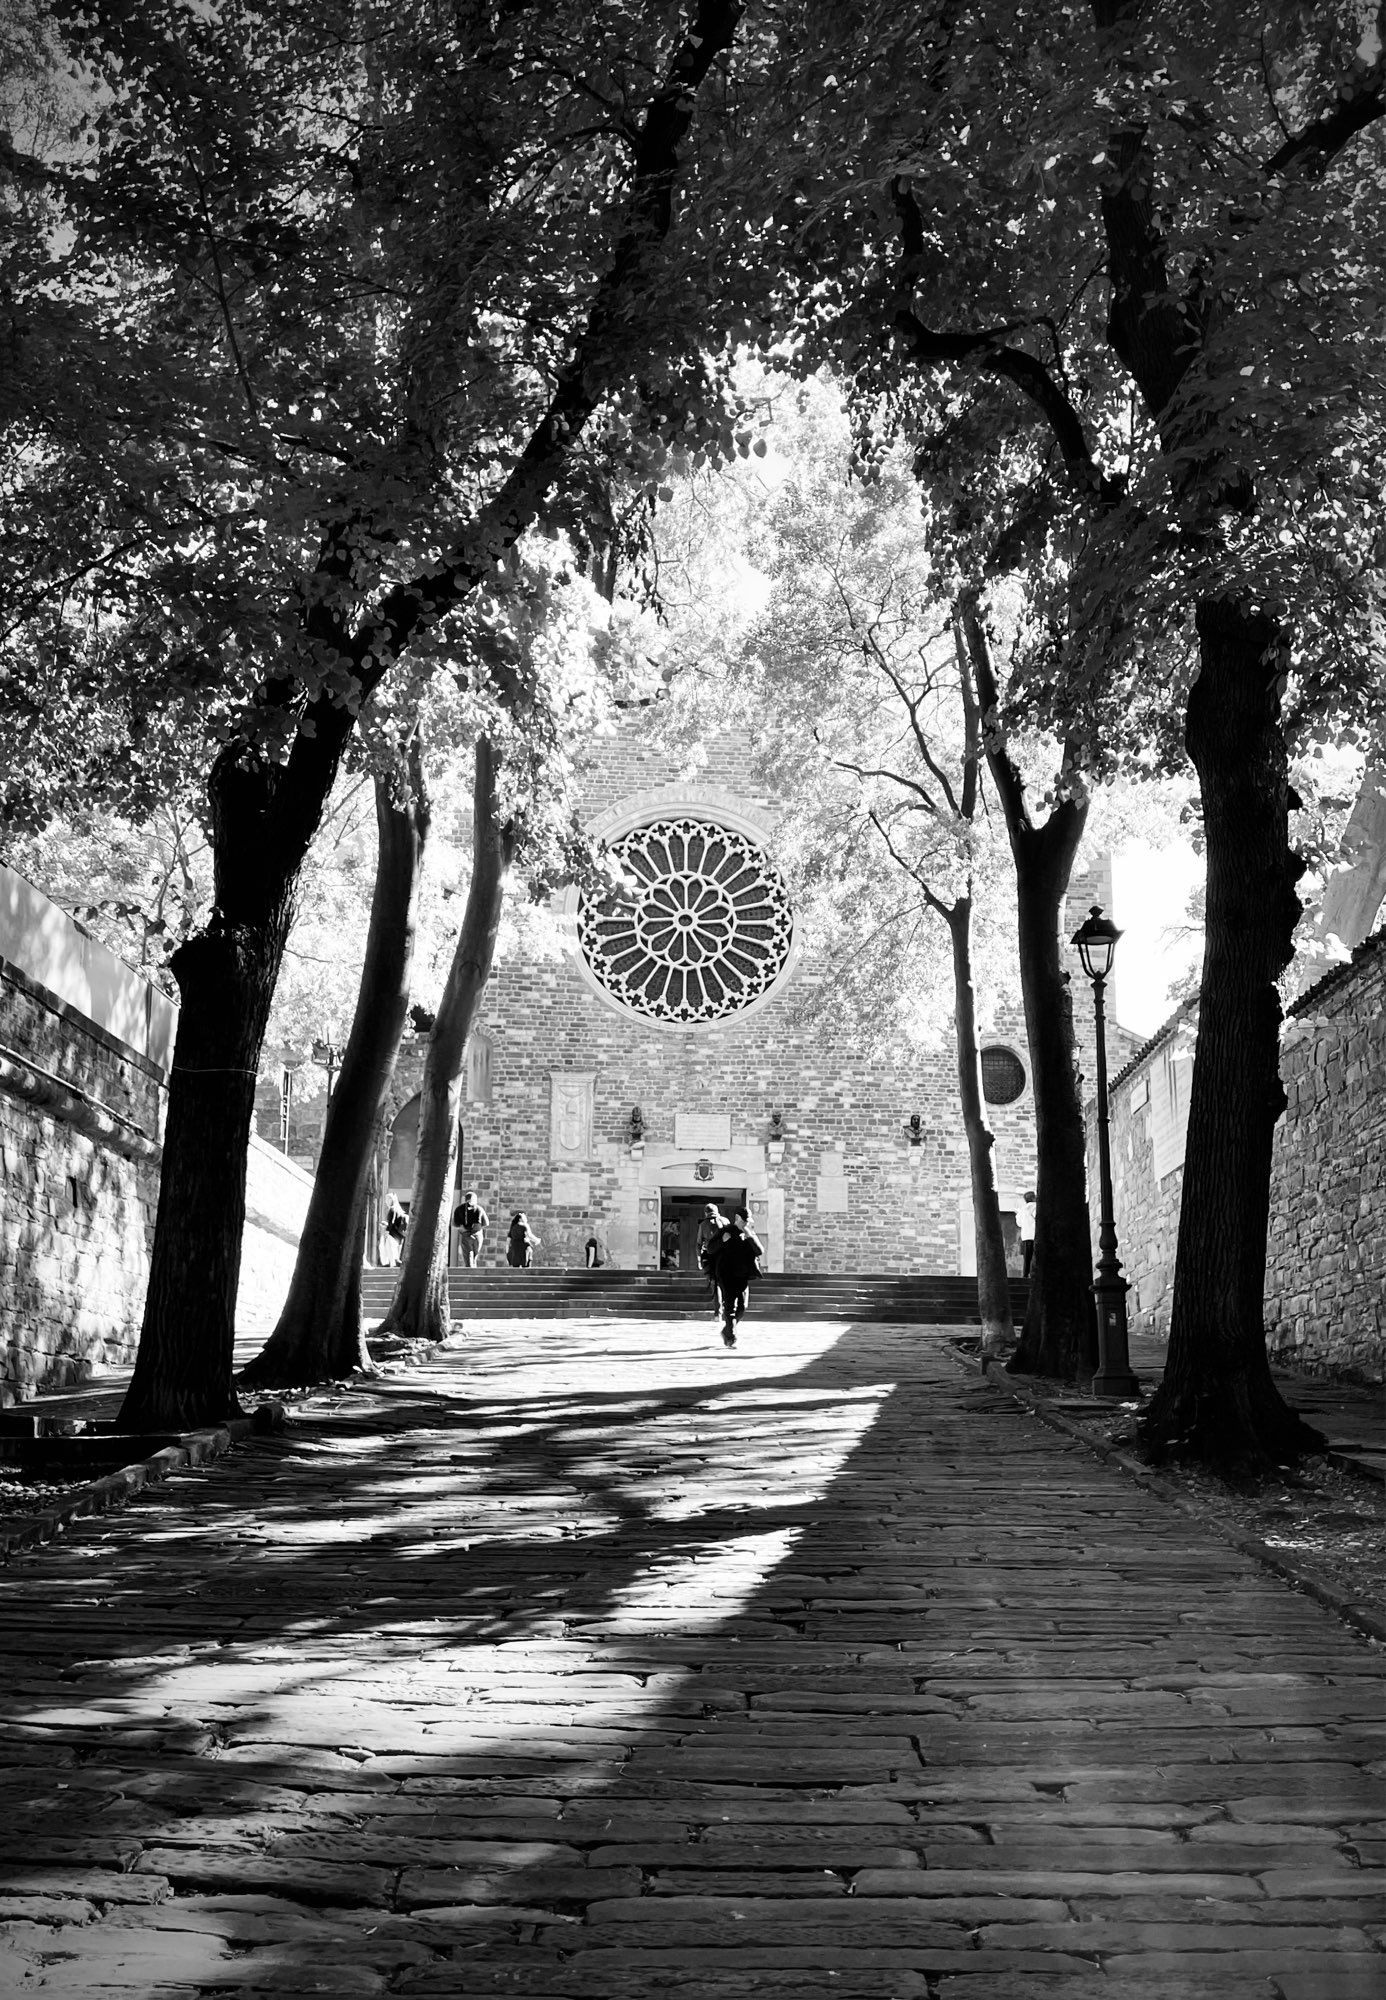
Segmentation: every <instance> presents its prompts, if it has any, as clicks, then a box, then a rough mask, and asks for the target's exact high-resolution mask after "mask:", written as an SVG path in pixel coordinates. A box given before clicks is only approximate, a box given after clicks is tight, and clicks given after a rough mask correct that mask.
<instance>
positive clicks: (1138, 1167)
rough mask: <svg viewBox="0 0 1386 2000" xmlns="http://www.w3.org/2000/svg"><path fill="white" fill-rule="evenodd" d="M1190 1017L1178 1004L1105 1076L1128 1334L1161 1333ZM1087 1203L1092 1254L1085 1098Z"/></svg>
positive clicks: (1096, 1207)
mask: <svg viewBox="0 0 1386 2000" xmlns="http://www.w3.org/2000/svg"><path fill="white" fill-rule="evenodd" d="M1195 1019H1196V1016H1195V1012H1194V1010H1193V1008H1192V1007H1191V1006H1186V1007H1181V1008H1178V1009H1177V1010H1176V1011H1175V1013H1174V1014H1173V1015H1172V1016H1171V1017H1170V1019H1169V1020H1168V1021H1166V1022H1165V1024H1164V1025H1163V1027H1161V1028H1160V1030H1159V1032H1158V1033H1157V1034H1156V1035H1154V1036H1152V1037H1151V1039H1150V1040H1149V1041H1148V1042H1146V1043H1145V1044H1144V1045H1143V1046H1142V1047H1141V1048H1140V1049H1139V1050H1138V1051H1137V1053H1136V1055H1135V1057H1134V1058H1133V1059H1132V1060H1130V1061H1129V1062H1128V1063H1127V1065H1126V1066H1125V1067H1124V1068H1120V1069H1117V1070H1115V1071H1114V1073H1113V1076H1112V1080H1111V1091H1110V1096H1111V1152H1112V1206H1113V1209H1114V1212H1115V1215H1116V1225H1117V1241H1118V1254H1119V1256H1120V1258H1121V1262H1122V1265H1123V1267H1124V1270H1125V1274H1126V1279H1127V1282H1128V1283H1129V1285H1130V1286H1131V1291H1130V1293H1129V1295H1128V1298H1127V1302H1126V1305H1127V1315H1128V1320H1129V1323H1130V1326H1131V1330H1132V1332H1133V1333H1135V1332H1139V1333H1144V1334H1150V1335H1153V1336H1154V1337H1156V1338H1157V1339H1161V1340H1163V1339H1166V1338H1167V1337H1168V1334H1169V1302H1170V1289H1171V1287H1172V1285H1173V1283H1174V1253H1175V1246H1176V1243H1177V1240H1178V1234H1179V1199H1180V1193H1181V1190H1182V1188H1183V1183H1184V1147H1183V1138H1184V1124H1185V1122H1186V1121H1187V1118H1188V1091H1187V1076H1188V1074H1189V1072H1190V1071H1191V1070H1192V1067H1193V1065H1192V1037H1193V1027H1194V1022H1195ZM1087 1123H1088V1204H1089V1210H1090V1213H1091V1218H1092V1240H1093V1246H1094V1248H1093V1255H1094V1258H1096V1255H1097V1250H1096V1245H1097V1236H1098V1228H1099V1225H1100V1222H1101V1195H1100V1187H1099V1181H1098V1167H1097V1125H1096V1106H1095V1102H1094V1101H1093V1100H1092V1099H1091V1098H1090V1099H1089V1101H1088V1106H1087Z"/></svg>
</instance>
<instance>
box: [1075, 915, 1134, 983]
mask: <svg viewBox="0 0 1386 2000" xmlns="http://www.w3.org/2000/svg"><path fill="white" fill-rule="evenodd" d="M1121 935H1122V933H1121V932H1120V931H1119V930H1118V929H1117V927H1116V925H1115V924H1114V923H1113V922H1112V921H1111V919H1110V918H1109V917H1104V916H1103V914H1102V905H1101V904H1100V903H1094V904H1093V906H1092V908H1091V910H1090V911H1089V912H1088V917H1087V921H1086V922H1085V923H1081V924H1080V925H1079V926H1078V928H1077V930H1076V931H1075V932H1074V933H1073V943H1074V944H1076V945H1077V947H1078V956H1079V957H1080V958H1081V959H1082V961H1083V970H1084V972H1086V973H1087V975H1088V978H1089V979H1105V978H1106V977H1107V975H1108V973H1109V972H1110V971H1111V969H1112V960H1113V959H1114V958H1115V957H1116V948H1117V939H1118V938H1119V937H1120V936H1121Z"/></svg>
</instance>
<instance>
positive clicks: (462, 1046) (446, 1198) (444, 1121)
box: [380, 736, 513, 1341]
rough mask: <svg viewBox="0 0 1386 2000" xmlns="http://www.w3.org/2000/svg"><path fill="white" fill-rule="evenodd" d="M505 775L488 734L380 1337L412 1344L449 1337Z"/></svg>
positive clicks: (479, 758) (500, 890) (507, 854)
mask: <svg viewBox="0 0 1386 2000" xmlns="http://www.w3.org/2000/svg"><path fill="white" fill-rule="evenodd" d="M498 769H499V758H498V756H497V754H496V751H495V748H494V745H493V744H492V743H491V741H490V739H489V738H488V737H484V736H483V737H482V738H481V739H480V741H479V742H478V743H477V746H476V770H475V776H474V779H473V783H472V881H471V888H470V889H469V891H468V894H467V908H466V911H465V913H464V915H463V918H462V928H461V930H460V931H459V932H458V934H457V945H456V948H455V949H454V952H453V957H452V964H451V966H450V967H449V969H448V977H447V984H446V986H445V987H444V989H443V998H442V1001H441V1003H440V1004H439V1008H438V1014H437V1018H436V1020H435V1021H434V1023H433V1032H432V1034H431V1035H430V1036H429V1040H428V1054H427V1056H426V1057H425V1059H424V1073H423V1082H422V1085H421V1087H420V1091H419V1140H418V1151H417V1154H416V1156H415V1162H414V1185H413V1188H412V1190H411V1192H410V1198H409V1229H408V1233H407V1235H406V1236H405V1239H404V1251H403V1255H402V1257H401V1259H400V1269H399V1277H398V1279H397V1280H396V1283H395V1294H394V1297H393V1299H392V1300H391V1301H390V1310H389V1312H388V1313H387V1314H386V1316H385V1318H384V1320H383V1321H382V1322H381V1326H380V1331H381V1332H382V1333H392V1334H397V1335H399V1336H400V1337H401V1338H402V1339H407V1340H419V1339H422V1340H434V1341H437V1340H444V1339H446V1337H447V1333H448V1328H449V1324H450V1308H449V1305H448V1235H449V1225H450V1223H451V1219H452V1205H453V1204H452V1192H453V1172H454V1168H455V1165H456V1161H457V1120H458V1113H459V1110H460V1108H461V1100H462V1065H463V1061H464V1058H465V1056H466V1052H467V1039H468V1037H469V1036H470V1034H471V1031H472V1024H473V1023H474V1021H475V1020H476V1015H477V1009H478V1008H479V1006H480V1004H481V997H482V995H483V993H484V992H485V990H486V982H487V980H488V979H489V978H490V976H491V962H492V960H493V959H494V957H495V953H496V934H497V932H498V930H499V928H500V917H501V904H502V900H503V897H504V882H505V871H506V869H507V868H508V867H509V865H510V859H511V853H512V848H513V838H512V834H511V830H510V827H509V825H508V824H504V825H503V824H502V823H501V821H500V819H499V815H498V809H497V804H496V776H497V772H498Z"/></svg>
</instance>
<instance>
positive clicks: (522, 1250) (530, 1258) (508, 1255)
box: [505, 1208, 540, 1271]
mask: <svg viewBox="0 0 1386 2000" xmlns="http://www.w3.org/2000/svg"><path fill="white" fill-rule="evenodd" d="M539 1247H540V1245H539V1238H538V1237H537V1236H536V1235H535V1233H534V1231H533V1230H532V1229H531V1228H530V1226H529V1218H528V1216H527V1215H526V1214H525V1212H524V1210H523V1209H522V1208H521V1209H517V1210H516V1212H515V1214H514V1215H512V1216H511V1218H510V1228H509V1230H508V1232H507V1235H506V1242H505V1261H506V1263H507V1264H509V1265H510V1267H511V1269H512V1270H515V1271H528V1270H529V1269H530V1268H531V1267H532V1265H533V1263H534V1253H535V1251H536V1250H537V1249H538V1248H539Z"/></svg>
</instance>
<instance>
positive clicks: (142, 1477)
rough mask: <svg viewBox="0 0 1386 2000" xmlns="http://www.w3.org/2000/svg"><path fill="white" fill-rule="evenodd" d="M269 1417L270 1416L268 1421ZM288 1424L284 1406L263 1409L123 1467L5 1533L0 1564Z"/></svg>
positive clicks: (195, 1433)
mask: <svg viewBox="0 0 1386 2000" xmlns="http://www.w3.org/2000/svg"><path fill="white" fill-rule="evenodd" d="M265 1412H269V1413H270V1414H269V1415H268V1416H266V1415H265V1414H264V1413H265ZM284 1420H285V1410H284V1405H283V1404H282V1403H263V1404H261V1406H260V1408H259V1409H258V1410H257V1411H256V1412H255V1413H254V1415H253V1416H248V1417H233V1418H232V1419H231V1421H230V1422H229V1423H227V1424H222V1425H219V1426H217V1427H215V1428H213V1429H208V1430H198V1431H191V1432H189V1434H188V1437H187V1441H186V1442H185V1443H183V1444H170V1445H165V1446H164V1447H163V1448H162V1450H160V1451H155V1452H151V1453H150V1455H149V1457H148V1458H144V1459H138V1460H136V1461H135V1462H134V1463H133V1464H131V1465H125V1466H122V1467H121V1469H120V1470H119V1472H108V1473H107V1474H106V1475H105V1476H104V1478H101V1479H93V1480H91V1481H90V1482H89V1483H88V1484H86V1485H85V1486H81V1487H79V1488H78V1489H77V1491H76V1492H75V1493H69V1494H68V1496H67V1498H66V1499H64V1500H59V1501H58V1502H57V1503H56V1504H55V1505H54V1506H52V1507H45V1508H43V1509H42V1510H41V1511H40V1512H38V1513H36V1514H31V1515H30V1516H29V1517H28V1519H27V1520H24V1521H20V1522H17V1523H16V1524H15V1526H14V1527H12V1528H5V1529H0V1561H3V1560H6V1559H8V1558H9V1557H10V1556H13V1555H18V1554H20V1553H21V1552H22V1551H23V1550H25V1549H32V1548H38V1547H39V1546H40V1545H41V1544H42V1543H44V1542H47V1541H51V1540H52V1539H53V1537H54V1536H55V1535H59V1534H61V1533H62V1531H63V1529H64V1528H65V1527H66V1525H67V1523H68V1522H69V1521H75V1520H79V1519H81V1518H82V1517H84V1516H86V1515H88V1514H104V1513H107V1512H108V1511H109V1510H110V1509H111V1508H113V1507H118V1506H120V1505H121V1504H122V1503H123V1502H124V1501H126V1500H129V1499H132V1498H133V1497H134V1495H135V1494H136V1493H140V1492H142V1491H143V1490H144V1488H145V1487H146V1486H153V1485H157V1483H158V1482H159V1481H160V1480H161V1479H167V1478H168V1476H169V1474H170V1473H172V1472H183V1471H186V1470H187V1469H188V1467H190V1466H195V1465H209V1464H210V1463H211V1462H212V1460H213V1459H215V1458H220V1457H221V1455H222V1453H223V1452H227V1451H230V1449H231V1447H232V1446H233V1445H234V1444H238V1443H240V1442H241V1441H242V1440H243V1439H245V1438H247V1437H249V1436H250V1435H251V1434H252V1432H254V1431H257V1430H265V1429H271V1430H277V1429H279V1428H280V1427H281V1426H282V1425H283V1423H284Z"/></svg>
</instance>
